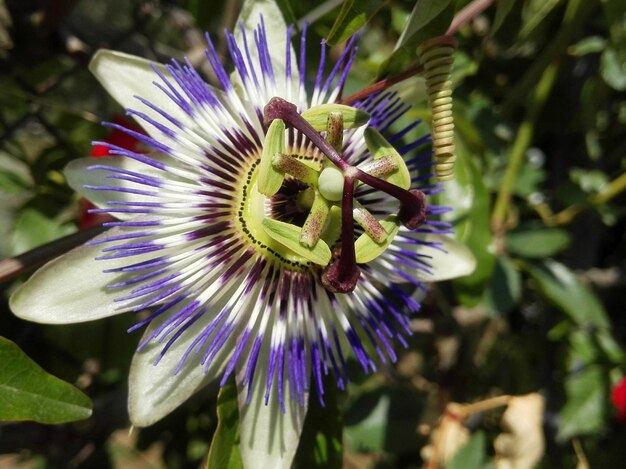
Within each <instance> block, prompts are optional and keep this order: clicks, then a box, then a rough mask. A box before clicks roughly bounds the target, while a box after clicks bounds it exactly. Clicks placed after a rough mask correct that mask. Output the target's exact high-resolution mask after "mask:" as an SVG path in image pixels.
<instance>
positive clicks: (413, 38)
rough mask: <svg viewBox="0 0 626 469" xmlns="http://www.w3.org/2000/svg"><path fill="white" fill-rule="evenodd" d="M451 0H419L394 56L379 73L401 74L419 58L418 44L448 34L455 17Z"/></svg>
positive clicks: (380, 74)
mask: <svg viewBox="0 0 626 469" xmlns="http://www.w3.org/2000/svg"><path fill="white" fill-rule="evenodd" d="M454 12H455V8H454V4H453V2H451V0H418V1H417V3H416V4H415V8H413V12H412V13H411V16H410V18H409V21H408V23H407V25H406V27H405V28H404V31H403V32H402V35H401V36H400V39H399V40H398V43H397V44H396V49H395V50H394V51H393V53H392V54H391V56H389V58H388V59H387V60H385V62H383V64H382V65H381V66H380V69H379V70H378V77H382V76H385V75H397V74H399V73H401V72H403V71H405V70H406V69H407V68H408V67H409V65H410V64H411V63H413V62H415V60H416V59H417V52H416V49H417V47H418V46H419V45H420V44H421V43H422V42H424V41H426V40H427V39H431V38H433V37H437V36H441V35H442V34H444V33H445V32H446V31H447V30H448V28H449V26H450V23H451V22H452V18H453V17H454Z"/></svg>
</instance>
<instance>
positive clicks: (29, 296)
mask: <svg viewBox="0 0 626 469" xmlns="http://www.w3.org/2000/svg"><path fill="white" fill-rule="evenodd" d="M121 233H123V231H122V230H121V229H118V228H115V229H112V230H109V231H107V232H105V233H103V234H101V235H99V236H97V237H96V238H94V240H97V239H101V238H104V237H108V236H112V235H117V234H121ZM101 249H102V246H80V247H77V248H75V249H72V250H71V251H69V252H68V253H66V254H64V255H62V256H60V257H57V258H56V259H54V260H53V261H50V262H48V263H47V264H46V265H44V266H43V267H41V268H40V269H39V270H38V271H37V272H35V273H34V274H33V275H32V276H31V278H30V279H29V280H28V281H27V282H26V283H25V284H23V285H22V286H21V287H20V288H18V290H17V291H16V292H15V293H14V294H13V295H12V296H11V299H10V300H9V304H10V307H11V310H12V311H13V312H14V313H15V315H17V316H19V317H20V318H22V319H26V320H28V321H34V322H40V323H45V324H71V323H75V322H85V321H92V320H94V319H100V318H104V317H107V316H112V315H115V314H118V313H121V312H124V311H127V310H129V309H130V306H128V307H123V306H122V305H121V304H120V303H114V301H113V300H114V299H115V298H119V297H121V296H123V295H124V293H125V292H126V293H127V290H128V289H124V288H120V289H115V290H112V289H108V288H106V285H108V284H111V283H115V282H116V281H119V276H118V275H116V274H112V273H104V272H103V270H105V269H110V268H115V267H119V266H120V265H126V264H129V263H130V262H128V258H126V259H112V260H95V258H96V257H97V256H100V255H102V252H101ZM142 260H146V257H141V256H136V257H133V262H141V261H142Z"/></svg>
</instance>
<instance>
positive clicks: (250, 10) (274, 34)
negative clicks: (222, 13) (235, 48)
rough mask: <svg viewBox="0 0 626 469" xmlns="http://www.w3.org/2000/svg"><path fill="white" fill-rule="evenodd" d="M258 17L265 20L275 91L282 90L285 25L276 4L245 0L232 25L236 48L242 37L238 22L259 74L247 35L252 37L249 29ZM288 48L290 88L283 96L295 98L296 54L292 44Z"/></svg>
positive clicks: (251, 28) (270, 0)
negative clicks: (233, 25) (245, 34)
mask: <svg viewBox="0 0 626 469" xmlns="http://www.w3.org/2000/svg"><path fill="white" fill-rule="evenodd" d="M261 17H263V22H264V23H265V32H266V33H267V44H268V47H269V52H270V57H271V59H272V69H273V70H274V77H276V86H277V88H278V91H283V92H284V91H286V85H285V83H286V80H285V70H286V64H285V59H286V57H287V24H286V23H285V19H284V18H283V14H282V12H281V11H280V8H279V7H278V5H277V4H276V1H275V0H246V1H245V2H244V4H243V6H242V7H241V12H240V13H239V19H238V21H237V25H236V26H235V31H234V34H235V39H236V40H237V44H238V45H239V46H240V47H243V37H242V33H241V28H240V27H239V22H242V23H243V25H244V27H245V29H246V31H247V33H248V46H249V48H250V55H251V57H252V60H253V62H254V63H255V64H257V73H258V74H259V76H261V75H260V73H261V72H260V70H261V66H260V62H259V53H258V50H257V48H256V46H254V41H252V42H251V38H253V37H254V36H253V35H252V34H253V31H254V30H255V29H256V28H257V26H258V25H259V24H260V23H261ZM290 48H291V53H290V55H291V62H292V63H291V77H292V78H291V80H292V82H291V83H292V89H291V95H289V94H286V95H285V96H283V97H285V98H287V99H295V97H296V96H298V95H297V94H295V93H296V90H297V84H298V81H299V78H298V77H299V76H300V74H299V73H298V67H297V60H296V57H297V56H296V54H295V50H294V48H293V46H290Z"/></svg>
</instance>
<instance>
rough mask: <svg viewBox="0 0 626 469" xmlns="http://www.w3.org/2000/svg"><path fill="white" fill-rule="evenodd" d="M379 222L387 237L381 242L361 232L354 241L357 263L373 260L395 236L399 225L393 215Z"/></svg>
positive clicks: (385, 248)
mask: <svg viewBox="0 0 626 469" xmlns="http://www.w3.org/2000/svg"><path fill="white" fill-rule="evenodd" d="M380 224H381V225H382V227H383V228H384V229H385V231H386V232H387V238H386V239H385V241H384V242H382V243H377V242H376V241H374V240H373V239H372V238H370V237H369V235H368V234H367V233H363V234H362V235H361V236H359V238H358V239H357V240H356V242H355V243H354V252H355V254H356V261H357V263H359V264H365V263H367V262H370V261H373V260H374V259H376V258H377V257H378V256H380V255H381V254H382V253H383V252H385V251H386V250H387V248H388V247H389V245H390V244H391V242H392V241H393V238H395V236H396V234H397V233H398V230H399V229H400V225H399V224H398V219H397V217H396V216H395V215H391V216H390V217H388V218H387V219H385V220H381V221H380Z"/></svg>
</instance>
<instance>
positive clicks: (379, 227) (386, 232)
mask: <svg viewBox="0 0 626 469" xmlns="http://www.w3.org/2000/svg"><path fill="white" fill-rule="evenodd" d="M368 120H369V116H368V115H367V113H365V112H363V111H360V110H358V109H355V108H351V107H348V106H343V105H329V104H327V105H322V106H317V107H315V108H312V109H309V110H307V111H305V112H304V113H303V114H302V115H300V114H298V112H297V111H296V107H295V106H294V105H293V104H291V103H289V102H287V101H285V100H283V99H281V98H272V100H270V102H269V103H268V104H267V105H266V107H265V123H266V125H268V131H267V134H266V137H265V142H264V145H263V150H262V154H261V158H260V160H259V161H258V162H257V163H255V164H254V165H253V166H252V167H251V169H250V171H249V173H248V178H247V181H246V184H245V185H244V187H243V189H242V202H241V211H240V216H239V222H240V223H241V229H242V231H243V232H244V233H246V234H247V235H248V237H249V238H250V239H251V241H252V243H253V244H254V245H255V248H257V249H260V250H262V251H263V252H264V253H265V254H269V255H271V256H273V257H274V258H276V259H278V260H280V261H281V262H283V263H284V264H285V265H287V266H288V267H290V268H297V269H304V268H311V267H312V266H313V265H317V266H319V268H320V269H321V281H322V284H323V285H324V286H325V288H327V289H328V290H330V291H333V292H340V293H347V292H350V291H352V290H353V289H354V288H355V286H356V283H357V281H358V278H359V276H360V270H359V267H358V264H363V263H366V262H370V261H372V260H373V259H375V258H376V257H378V256H380V255H381V254H382V253H383V252H384V251H385V250H386V249H387V247H388V246H389V244H390V243H391V242H392V241H393V238H394V237H395V235H396V233H397V232H398V230H399V228H400V225H404V226H405V227H407V228H409V229H415V228H417V227H418V226H419V225H420V224H422V223H423V222H424V220H425V203H424V194H423V193H422V192H420V191H418V190H409V187H410V184H411V177H410V174H409V171H408V169H407V167H406V165H405V163H404V160H403V158H402V156H401V155H400V154H399V153H398V152H397V151H396V150H395V149H394V148H393V146H392V145H391V144H390V143H389V142H387V140H386V139H385V138H384V137H383V136H382V135H381V134H380V133H378V131H376V130H375V129H373V128H371V127H368V128H366V129H365V131H364V136H365V142H366V145H367V147H368V150H369V152H370V154H371V159H369V160H368V161H366V162H365V163H364V164H362V165H360V166H359V167H357V166H352V165H350V164H349V163H348V162H347V161H346V160H344V159H343V158H342V156H341V153H340V152H341V149H342V147H343V132H344V127H345V128H355V127H359V126H361V125H364V124H365V123H366V122H367V121H368ZM287 126H289V127H291V128H294V129H296V130H298V131H300V132H302V133H303V134H304V135H306V136H307V137H308V138H309V140H310V141H311V142H312V143H313V145H314V146H315V147H316V148H317V150H318V151H319V154H320V155H323V161H321V162H320V161H319V159H316V158H313V159H311V160H307V159H302V158H301V157H299V156H298V155H290V154H289V153H288V152H286V151H285V131H286V127H287ZM322 131H326V138H323V137H322V135H321V134H320V132H322ZM358 184H367V185H369V186H371V187H373V188H375V189H378V190H380V191H382V192H385V193H387V194H388V195H390V196H392V197H393V198H395V199H397V200H398V201H399V203H400V209H399V211H398V213H397V214H392V215H388V216H387V217H385V218H384V219H382V220H380V221H379V220H377V219H376V218H375V217H374V216H373V215H372V214H371V213H370V212H369V211H368V210H367V208H366V207H364V206H363V205H361V204H360V203H359V202H358V201H357V200H356V199H355V189H356V187H357V185H358ZM354 222H356V223H357V224H358V225H360V226H361V228H362V229H363V234H361V235H360V236H359V237H358V239H356V240H355V233H354Z"/></svg>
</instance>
